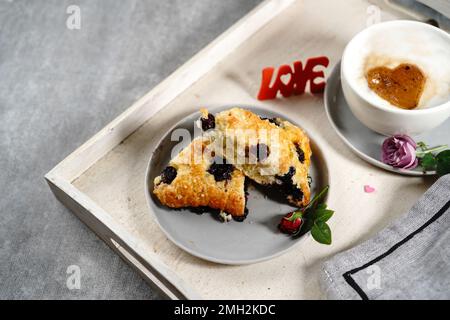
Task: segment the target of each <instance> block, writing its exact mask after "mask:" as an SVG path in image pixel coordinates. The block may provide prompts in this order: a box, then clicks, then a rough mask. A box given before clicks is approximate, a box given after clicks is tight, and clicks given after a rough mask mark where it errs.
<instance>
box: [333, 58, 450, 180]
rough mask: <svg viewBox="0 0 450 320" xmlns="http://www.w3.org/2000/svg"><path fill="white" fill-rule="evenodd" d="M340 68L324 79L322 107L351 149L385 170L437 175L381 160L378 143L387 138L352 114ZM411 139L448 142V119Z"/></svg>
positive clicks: (336, 68) (449, 138)
mask: <svg viewBox="0 0 450 320" xmlns="http://www.w3.org/2000/svg"><path fill="white" fill-rule="evenodd" d="M340 71H341V64H340V63H338V64H337V65H336V66H335V68H334V70H333V72H332V73H331V75H330V77H329V78H328V80H327V87H326V89H325V110H326V112H327V116H328V119H329V120H330V123H331V125H332V126H333V128H334V129H335V130H336V132H337V134H338V136H339V137H341V139H342V140H343V141H344V142H345V143H346V144H347V145H348V146H349V147H350V149H352V150H353V151H354V152H355V153H356V154H357V155H358V156H359V157H361V158H362V159H364V160H366V161H367V162H369V163H371V164H373V165H375V166H377V167H380V168H383V169H385V170H388V171H392V172H396V173H400V174H404V175H410V176H421V175H434V174H436V172H435V171H427V172H422V170H421V169H420V168H416V169H414V170H399V169H395V168H393V167H391V166H388V165H386V164H384V163H383V162H381V161H380V159H381V145H382V144H383V141H384V140H385V139H386V137H385V136H383V135H380V134H378V133H376V132H374V131H372V130H370V129H369V128H367V127H366V126H364V125H363V124H362V123H361V122H360V121H359V120H358V119H356V117H355V116H354V115H353V113H352V112H351V110H350V108H349V106H348V104H347V102H346V101H345V98H344V93H343V92H342V86H341V77H340ZM413 138H414V140H415V141H417V142H418V141H423V142H425V143H426V144H428V145H431V146H438V145H444V144H446V145H450V119H449V120H448V121H446V122H444V123H443V124H442V125H441V126H439V127H438V128H436V129H434V130H433V131H431V132H428V133H426V134H423V135H420V136H415V137H413Z"/></svg>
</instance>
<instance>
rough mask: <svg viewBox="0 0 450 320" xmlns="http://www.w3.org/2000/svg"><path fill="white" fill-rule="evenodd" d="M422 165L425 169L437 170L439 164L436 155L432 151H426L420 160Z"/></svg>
mask: <svg viewBox="0 0 450 320" xmlns="http://www.w3.org/2000/svg"><path fill="white" fill-rule="evenodd" d="M420 165H421V167H422V168H423V169H424V170H435V169H436V165H437V160H436V157H435V156H434V155H433V154H432V153H426V154H425V155H424V156H423V158H422V159H421V160H420Z"/></svg>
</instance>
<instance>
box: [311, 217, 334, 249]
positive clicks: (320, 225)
mask: <svg viewBox="0 0 450 320" xmlns="http://www.w3.org/2000/svg"><path fill="white" fill-rule="evenodd" d="M311 235H312V237H313V238H314V240H316V241H317V242H319V243H322V244H327V245H330V244H331V229H330V227H329V226H328V224H326V223H325V222H321V221H316V222H314V225H313V226H312V228H311Z"/></svg>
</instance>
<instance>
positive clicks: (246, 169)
mask: <svg viewBox="0 0 450 320" xmlns="http://www.w3.org/2000/svg"><path fill="white" fill-rule="evenodd" d="M201 114H202V119H214V128H209V129H208V130H204V131H208V132H207V133H205V137H207V138H208V139H210V140H211V143H212V144H213V145H214V150H215V152H217V154H220V155H221V156H223V157H224V158H225V159H226V160H227V161H228V163H231V164H233V165H234V166H235V167H236V168H237V169H239V170H240V171H242V172H243V173H244V175H245V176H247V177H249V178H250V179H252V180H253V181H255V182H257V183H259V184H261V185H266V186H268V185H271V186H275V187H277V188H278V189H279V190H280V191H281V192H282V193H283V194H284V195H285V197H286V198H287V200H288V201H289V202H290V203H292V204H294V205H296V206H298V207H302V206H306V205H307V204H308V203H309V201H310V187H309V183H308V170H309V166H310V158H311V148H310V143H309V138H308V136H307V135H306V134H305V132H304V131H303V130H302V129H300V128H299V127H297V126H295V125H293V124H292V123H290V122H288V121H285V120H283V119H279V118H270V119H266V118H261V117H259V116H258V115H256V114H254V113H252V112H250V111H248V110H244V109H241V108H233V109H230V110H226V111H223V112H220V113H218V114H216V115H215V116H214V117H211V114H209V113H208V111H207V110H206V109H202V110H201Z"/></svg>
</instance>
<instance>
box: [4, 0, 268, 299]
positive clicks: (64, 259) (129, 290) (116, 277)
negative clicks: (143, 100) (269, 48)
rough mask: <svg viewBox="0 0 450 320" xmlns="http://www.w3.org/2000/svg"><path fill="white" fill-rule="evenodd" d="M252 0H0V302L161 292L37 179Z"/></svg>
mask: <svg viewBox="0 0 450 320" xmlns="http://www.w3.org/2000/svg"><path fill="white" fill-rule="evenodd" d="M260 2H261V1H260V0H245V1H241V0H226V1H221V0H195V1H185V0H169V1H160V0H127V1H123V0H77V1H72V0H45V1H36V0H2V1H0V150H1V151H0V190H1V196H0V299H5V298H12V299H30V298H33V299H51V298H53V299H55V298H56V299H63V298H65V299H79V298H84V299H133V298H134V299H151V298H160V297H161V296H160V295H158V294H156V293H155V292H154V291H153V290H152V289H151V288H149V286H147V284H146V283H145V282H144V281H143V280H142V279H141V278H140V276H139V275H138V274H137V273H136V272H134V271H133V270H131V269H130V268H129V267H128V266H127V264H126V263H125V262H123V261H122V260H121V259H120V258H119V257H118V256H117V255H116V254H115V253H114V252H112V251H111V250H110V249H109V248H108V247H107V246H106V245H105V244H104V243H103V242H102V241H101V240H99V239H98V238H97V237H96V236H95V234H93V233H92V232H91V231H90V230H89V229H88V228H87V227H85V226H84V225H83V224H82V223H81V222H80V221H78V219H77V218H76V217H75V216H73V215H72V214H71V213H70V212H69V211H68V210H67V209H66V208H65V207H64V206H62V205H61V204H59V203H58V202H57V200H56V199H55V198H54V196H53V195H52V193H51V192H50V190H49V188H48V186H47V185H46V183H45V181H44V175H45V173H47V172H48V171H49V170H50V169H51V168H52V167H54V166H55V165H56V164H57V163H58V162H59V161H61V160H62V159H64V158H65V157H66V156H67V155H68V154H69V153H71V152H72V151H73V150H75V149H76V148H77V147H78V146H80V145H81V144H82V143H83V142H85V141H86V140H87V139H89V138H90V137H91V136H92V135H94V134H95V133H96V132H98V131H99V130H100V129H101V128H103V127H104V126H105V125H106V124H107V123H108V122H110V121H111V120H112V119H114V118H115V117H116V116H118V115H119V114H120V113H121V112H123V111H124V110H125V109H126V108H127V107H129V106H130V105H131V104H132V103H133V102H134V101H136V100H137V99H139V98H140V97H141V96H143V95H144V94H145V93H147V92H148V91H149V90H150V89H151V88H152V87H154V86H155V85H157V84H158V83H159V82H160V81H162V80H163V79H164V78H165V77H167V76H168V75H169V74H170V73H171V72H172V71H174V70H175V69H176V68H177V67H178V66H180V65H181V64H182V63H184V62H185V61H186V60H188V59H189V58H190V57H192V56H193V55H194V54H195V53H196V52H197V51H199V50H200V49H201V48H203V47H204V46H205V45H207V44H208V43H209V42H211V41H212V40H214V39H215V38H216V37H217V36H218V35H220V34H221V33H222V32H223V31H225V30H226V29H227V28H228V27H229V26H231V25H232V24H233V23H234V22H235V21H237V20H238V19H240V18H241V17H242V16H244V15H245V14H246V13H247V12H248V11H250V10H251V9H253V8H254V7H255V6H256V5H257V4H259V3H260ZM73 5H75V6H77V7H78V8H79V13H80V19H79V21H78V19H77V18H76V16H73V15H74V14H76V12H77V10H76V9H77V7H73ZM77 22H80V24H79V29H78V28H77V27H78V26H77ZM77 267H78V268H79V269H77ZM75 270H79V271H80V273H79V274H80V287H79V289H77V288H69V287H68V286H67V281H68V280H70V276H71V275H74V274H73V272H75Z"/></svg>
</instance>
